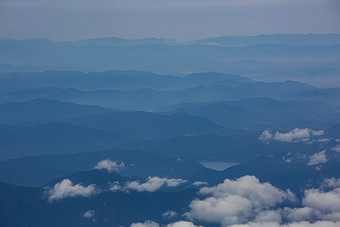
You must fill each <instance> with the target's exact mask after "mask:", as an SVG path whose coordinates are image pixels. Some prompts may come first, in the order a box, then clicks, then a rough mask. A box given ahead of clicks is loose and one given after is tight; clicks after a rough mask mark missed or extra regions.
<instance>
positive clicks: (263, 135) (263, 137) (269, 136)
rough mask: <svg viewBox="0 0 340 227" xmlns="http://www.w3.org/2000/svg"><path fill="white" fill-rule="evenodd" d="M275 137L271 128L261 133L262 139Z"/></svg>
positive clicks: (266, 139)
mask: <svg viewBox="0 0 340 227" xmlns="http://www.w3.org/2000/svg"><path fill="white" fill-rule="evenodd" d="M272 138H273V134H272V133H271V132H270V131H269V130H264V131H263V132H262V134H261V135H260V138H259V139H260V140H262V141H268V140H271V139H272Z"/></svg>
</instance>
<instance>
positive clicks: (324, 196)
mask: <svg viewBox="0 0 340 227" xmlns="http://www.w3.org/2000/svg"><path fill="white" fill-rule="evenodd" d="M302 204H303V205H304V206H307V207H311V208H314V209H317V210H319V211H321V212H322V213H324V214H329V213H335V212H340V188H335V189H334V190H332V191H329V192H324V191H321V190H320V189H309V190H305V197H304V199H303V200H302Z"/></svg>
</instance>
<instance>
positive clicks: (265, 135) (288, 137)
mask: <svg viewBox="0 0 340 227" xmlns="http://www.w3.org/2000/svg"><path fill="white" fill-rule="evenodd" d="M324 133H325V132H324V131H323V130H318V131H314V130H312V129H309V128H304V129H300V128H295V129H293V130H291V131H289V132H286V133H281V132H279V131H276V133H275V134H272V133H271V132H270V130H264V131H263V132H262V134H261V135H260V137H259V139H260V140H262V141H264V142H269V141H271V140H274V141H280V142H289V143H292V142H293V143H299V142H307V141H309V140H310V138H311V137H316V136H321V135H323V134H324Z"/></svg>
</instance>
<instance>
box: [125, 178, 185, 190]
mask: <svg viewBox="0 0 340 227" xmlns="http://www.w3.org/2000/svg"><path fill="white" fill-rule="evenodd" d="M185 182H187V180H183V179H174V178H172V179H168V178H160V177H148V179H147V181H146V182H145V183H142V184H141V183H140V182H138V181H131V182H128V183H127V184H126V186H125V188H126V189H133V190H136V191H139V192H141V191H147V192H154V191H157V190H158V189H160V188H161V187H162V186H164V185H166V186H167V187H177V186H178V185H180V184H183V183H185Z"/></svg>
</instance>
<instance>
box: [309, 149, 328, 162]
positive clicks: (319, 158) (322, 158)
mask: <svg viewBox="0 0 340 227" xmlns="http://www.w3.org/2000/svg"><path fill="white" fill-rule="evenodd" d="M326 162H327V158H326V151H325V150H324V151H321V152H319V153H315V154H313V155H312V156H310V157H309V162H308V163H307V165H309V166H310V165H318V164H322V163H326Z"/></svg>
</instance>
